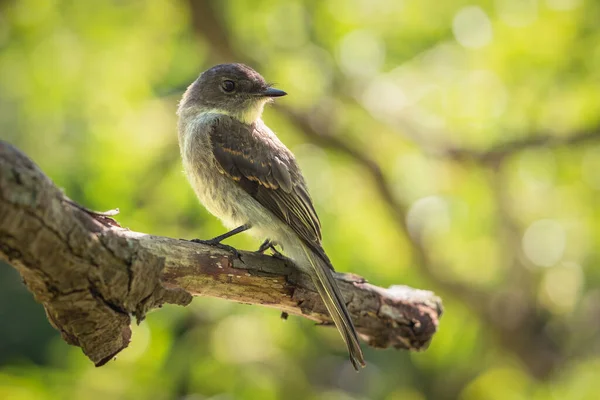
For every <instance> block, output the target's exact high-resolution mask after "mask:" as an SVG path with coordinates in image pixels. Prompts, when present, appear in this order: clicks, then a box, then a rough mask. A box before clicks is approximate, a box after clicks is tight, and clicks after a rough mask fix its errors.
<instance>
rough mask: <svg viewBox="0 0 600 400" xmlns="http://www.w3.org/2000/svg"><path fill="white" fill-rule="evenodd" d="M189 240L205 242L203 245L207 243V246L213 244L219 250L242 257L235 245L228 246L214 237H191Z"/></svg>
mask: <svg viewBox="0 0 600 400" xmlns="http://www.w3.org/2000/svg"><path fill="white" fill-rule="evenodd" d="M190 242H194V243H200V244H205V245H208V246H213V247H216V248H219V249H221V250H225V251H228V252H230V253H232V254H233V255H234V256H236V257H237V258H239V259H240V260H241V259H242V255H241V254H240V252H239V251H238V250H237V249H236V248H235V247H233V246H229V245H227V244H223V243H221V242H220V241H219V240H216V239H208V240H203V239H192V240H190Z"/></svg>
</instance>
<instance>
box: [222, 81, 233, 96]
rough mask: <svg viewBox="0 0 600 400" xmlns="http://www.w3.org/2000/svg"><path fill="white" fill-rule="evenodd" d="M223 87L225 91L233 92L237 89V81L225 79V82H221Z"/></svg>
mask: <svg viewBox="0 0 600 400" xmlns="http://www.w3.org/2000/svg"><path fill="white" fill-rule="evenodd" d="M221 87H222V88H223V90H224V91H226V92H228V93H231V92H233V91H234V89H235V82H233V81H230V80H226V81H223V83H222V84H221Z"/></svg>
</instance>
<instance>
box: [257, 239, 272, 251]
mask: <svg viewBox="0 0 600 400" xmlns="http://www.w3.org/2000/svg"><path fill="white" fill-rule="evenodd" d="M272 247H273V244H272V243H271V239H265V241H264V242H262V244H261V245H260V247H259V248H258V250H256V252H257V253H261V254H262V253H264V252H265V251H267V250H269V249H270V248H272Z"/></svg>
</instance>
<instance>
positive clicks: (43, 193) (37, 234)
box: [0, 141, 442, 366]
mask: <svg viewBox="0 0 600 400" xmlns="http://www.w3.org/2000/svg"><path fill="white" fill-rule="evenodd" d="M240 255H241V256H240V258H238V257H236V256H235V255H233V254H231V253H229V252H227V251H224V250H221V249H219V248H216V247H212V246H207V245H202V244H196V243H192V242H187V241H184V240H176V239H170V238H166V237H159V236H152V235H147V234H144V233H138V232H132V231H129V230H127V229H123V228H121V227H120V226H119V225H118V224H117V223H116V222H115V221H114V220H113V219H112V218H110V217H108V216H105V215H101V214H97V213H93V212H89V211H87V210H85V209H84V208H83V207H81V206H78V205H77V204H75V203H73V202H72V201H70V200H69V199H68V198H66V197H65V196H64V194H63V193H62V192H61V191H60V190H59V189H58V188H57V187H56V186H55V185H54V184H53V182H52V181H51V180H50V179H49V178H48V177H46V176H45V175H44V174H43V173H42V172H41V171H40V170H39V168H38V167H37V166H36V165H35V164H34V163H33V162H32V161H31V160H29V159H28V158H27V157H26V156H25V155H24V154H23V153H21V152H19V151H18V150H17V149H15V148H14V147H13V146H11V145H9V144H7V143H4V142H2V141H0V259H3V260H6V261H7V262H8V263H9V264H11V265H12V266H13V267H14V268H16V269H17V270H18V271H19V273H20V274H21V276H22V277H23V281H24V283H25V285H27V288H28V289H29V290H30V291H31V293H32V294H33V295H34V297H35V299H36V300H37V301H38V302H40V303H41V304H42V305H43V306H44V308H45V310H46V314H47V316H48V320H49V321H50V323H51V324H52V325H53V326H54V327H55V328H56V329H58V330H59V331H60V332H61V334H62V337H63V338H64V340H65V341H67V342H68V343H70V344H73V345H77V346H80V347H81V348H82V349H83V352H84V353H85V354H86V355H87V356H88V357H89V358H90V359H91V360H92V361H93V362H94V363H95V364H96V365H97V366H100V365H103V364H105V363H106V362H107V361H109V360H110V359H111V358H113V357H114V356H115V355H116V354H117V353H118V352H120V351H121V350H122V349H124V348H125V347H127V345H128V344H129V341H130V340H131V330H130V327H129V325H130V322H131V319H130V315H135V316H136V318H137V320H138V321H140V320H141V319H143V318H144V316H145V314H146V312H148V311H149V310H150V309H152V308H156V307H160V306H161V305H162V304H164V303H171V304H180V305H187V304H189V303H190V302H191V300H192V296H210V297H219V298H223V299H227V300H232V301H237V302H242V303H248V304H260V305H264V306H268V307H272V308H276V309H279V310H281V311H283V312H285V313H287V314H294V315H300V316H303V317H306V318H309V319H311V320H313V321H317V322H319V323H323V324H331V320H330V318H329V315H328V314H327V311H326V310H325V307H324V305H323V303H322V302H321V300H320V298H319V296H318V294H317V293H316V291H315V289H314V287H313V285H312V283H311V282H310V278H308V276H306V275H304V274H302V273H301V272H298V271H297V270H296V269H295V268H293V265H292V264H291V263H290V261H289V260H286V259H280V258H277V257H271V256H267V255H261V254H256V253H251V252H244V251H241V252H240ZM336 278H337V280H338V284H339V286H340V288H341V290H342V293H343V295H344V297H345V299H346V301H347V305H348V309H349V311H350V313H351V314H352V318H353V320H354V322H355V325H356V328H357V330H358V332H359V334H360V336H361V338H362V339H364V340H365V341H367V342H368V343H369V345H371V346H374V347H380V348H385V347H395V348H401V349H408V350H421V349H424V348H426V347H427V345H428V344H429V342H430V341H431V338H432V337H433V334H434V333H435V332H436V330H437V326H438V321H439V318H440V316H441V313H442V306H441V301H440V299H439V298H438V297H436V296H435V295H434V294H433V293H431V292H428V291H422V290H416V289H411V288H408V287H406V286H394V287H392V288H389V289H383V288H379V287H376V286H373V285H371V284H369V283H367V282H366V281H365V280H364V279H363V278H361V277H358V276H356V275H352V274H338V275H337V277H336Z"/></svg>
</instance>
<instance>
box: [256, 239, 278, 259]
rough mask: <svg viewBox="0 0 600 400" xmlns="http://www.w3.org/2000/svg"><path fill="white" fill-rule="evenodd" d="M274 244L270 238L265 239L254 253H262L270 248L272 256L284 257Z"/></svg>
mask: <svg viewBox="0 0 600 400" xmlns="http://www.w3.org/2000/svg"><path fill="white" fill-rule="evenodd" d="M275 246H276V244H275V243H274V242H272V241H271V240H270V239H267V240H265V241H264V242H263V243H262V244H261V245H260V247H259V248H258V250H256V253H260V254H264V253H265V251H267V250H269V249H271V251H272V252H273V257H276V258H280V259H285V256H284V255H283V254H281V253H280V252H279V250H277V249H276V248H275Z"/></svg>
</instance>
